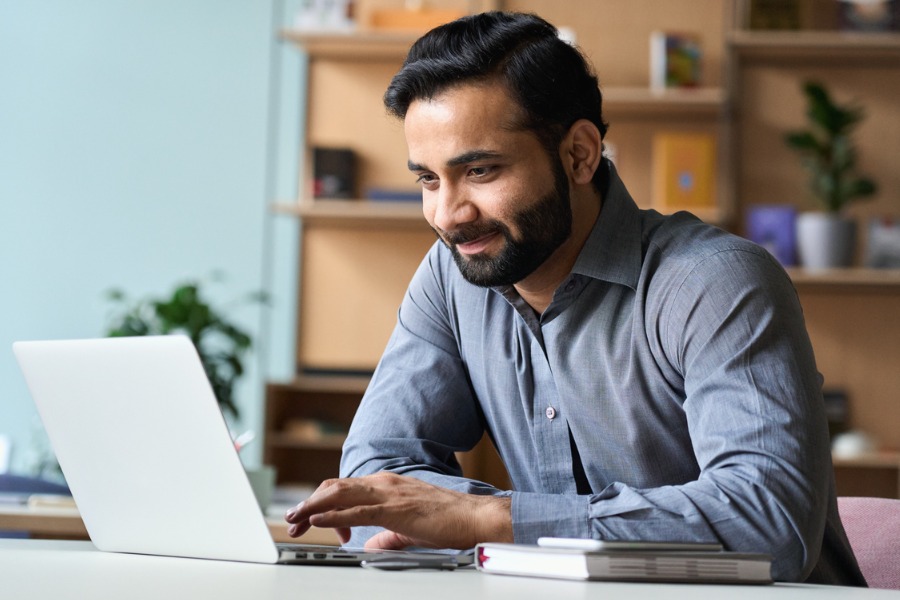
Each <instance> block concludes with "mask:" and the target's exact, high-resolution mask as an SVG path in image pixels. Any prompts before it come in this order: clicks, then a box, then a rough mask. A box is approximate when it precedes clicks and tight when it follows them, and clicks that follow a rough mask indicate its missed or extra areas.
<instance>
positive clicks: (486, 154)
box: [406, 150, 501, 171]
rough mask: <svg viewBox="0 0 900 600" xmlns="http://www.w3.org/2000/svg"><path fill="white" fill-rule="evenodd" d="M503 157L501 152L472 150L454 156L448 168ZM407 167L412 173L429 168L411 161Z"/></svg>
mask: <svg viewBox="0 0 900 600" xmlns="http://www.w3.org/2000/svg"><path fill="white" fill-rule="evenodd" d="M499 156H501V154H500V153H499V152H494V151H492V150H470V151H469V152H463V153H462V154H460V155H458V156H454V157H453V158H451V159H450V160H448V161H447V166H448V167H458V166H460V165H465V164H468V163H470V162H476V161H479V160H484V159H488V158H490V159H493V158H497V157H499ZM406 167H407V168H408V169H409V170H410V171H427V170H428V168H427V167H426V166H425V165H420V164H418V163H414V162H413V161H411V160H408V161H406Z"/></svg>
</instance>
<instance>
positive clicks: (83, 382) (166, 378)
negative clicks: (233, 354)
mask: <svg viewBox="0 0 900 600" xmlns="http://www.w3.org/2000/svg"><path fill="white" fill-rule="evenodd" d="M13 351H14V352H15V355H16V359H17V360H18V362H19V366H20V367H21V369H22V372H23V373H24V375H25V379H26V381H27V384H28V388H29V390H30V391H31V395H32V397H33V399H34V401H35V404H36V405H37V409H38V412H39V414H40V416H41V419H42V420H43V423H44V427H45V429H46V430H47V435H48V436H49V438H50V442H51V444H52V446H53V449H54V451H55V452H56V456H57V459H58V460H59V464H60V467H61V468H62V471H63V474H64V475H65V477H66V481H67V483H68V484H69V487H70V489H71V491H72V496H73V497H74V499H75V503H76V504H77V506H78V510H79V512H80V513H81V517H82V519H83V520H84V525H85V528H86V529H87V532H88V535H89V536H90V538H91V541H92V542H93V543H94V545H95V546H96V547H97V548H98V549H100V550H103V551H109V552H128V553H136V554H152V555H161V556H181V557H191V558H207V559H219V560H234V561H245V562H258V563H294V564H309V563H314V564H348V565H352V564H361V563H363V561H367V564H372V565H373V566H377V565H375V563H376V562H377V561H379V560H383V561H385V562H384V564H385V565H399V567H397V568H402V567H403V565H407V566H410V565H416V564H417V563H415V562H404V558H405V557H406V558H408V560H409V561H414V560H415V559H419V558H420V559H423V560H425V561H427V560H428V558H429V557H426V556H424V555H422V554H419V553H415V554H413V553H409V552H399V553H398V552H393V553H374V552H364V551H361V550H360V551H355V550H352V549H337V548H333V547H329V546H313V545H302V544H301V545H297V544H292V545H286V544H275V543H274V541H273V540H272V537H271V534H270V533H269V529H268V526H267V525H266V521H265V518H264V516H263V514H262V511H261V510H260V507H259V504H258V503H257V500H256V497H255V496H254V494H253V491H252V488H251V487H250V484H249V482H248V480H247V476H246V473H245V471H244V468H243V465H242V464H241V461H240V458H239V457H238V454H237V451H236V450H235V448H234V444H233V442H232V439H231V436H230V434H229V432H228V428H227V426H226V423H225V420H224V418H223V417H222V413H221V411H220V409H219V406H218V404H217V402H216V399H215V395H214V394H213V391H212V387H211V386H210V384H209V380H208V379H207V377H206V374H205V372H204V370H203V366H202V363H201V362H200V357H199V356H198V354H197V351H196V349H195V348H194V345H193V343H192V342H191V341H190V339H189V338H187V337H184V336H177V335H176V336H147V337H134V338H102V339H90V340H64V341H36V342H16V343H15V344H13ZM432 558H436V559H437V560H438V561H439V562H435V563H434V564H435V565H436V566H437V567H438V568H452V567H453V566H457V565H459V564H462V563H466V562H471V561H470V558H469V557H466V556H455V557H449V558H448V556H447V555H445V554H444V555H436V556H435V557H432ZM445 559H446V560H445ZM428 564H429V563H427V562H425V563H423V565H424V566H428Z"/></svg>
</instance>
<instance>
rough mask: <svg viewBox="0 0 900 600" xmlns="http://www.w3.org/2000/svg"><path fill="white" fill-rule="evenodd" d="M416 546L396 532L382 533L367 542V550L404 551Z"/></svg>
mask: <svg viewBox="0 0 900 600" xmlns="http://www.w3.org/2000/svg"><path fill="white" fill-rule="evenodd" d="M413 545H415V544H414V543H413V541H412V540H411V539H410V538H408V537H406V536H405V535H401V534H399V533H396V532H394V531H381V532H379V533H376V534H375V535H373V536H372V537H370V538H369V539H368V540H367V541H366V545H365V548H366V549H367V550H403V549H404V548H407V547H408V546H413Z"/></svg>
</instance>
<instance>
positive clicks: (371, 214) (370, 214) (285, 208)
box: [272, 200, 426, 226]
mask: <svg viewBox="0 0 900 600" xmlns="http://www.w3.org/2000/svg"><path fill="white" fill-rule="evenodd" d="M272 210H274V211H275V212H277V213H281V214H286V215H292V216H295V217H300V218H301V219H303V220H304V221H306V223H307V224H310V223H333V222H341V223H343V224H352V223H353V222H358V223H360V224H369V225H371V224H373V223H378V222H381V223H393V224H397V225H405V224H408V225H412V226H424V225H426V221H425V217H424V216H423V215H422V205H421V204H420V203H418V202H381V201H377V202H376V201H371V200H305V201H302V202H280V203H278V204H275V205H273V207H272Z"/></svg>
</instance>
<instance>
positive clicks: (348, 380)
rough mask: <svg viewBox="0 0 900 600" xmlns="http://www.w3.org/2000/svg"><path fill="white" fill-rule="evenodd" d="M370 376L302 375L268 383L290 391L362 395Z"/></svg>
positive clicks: (367, 385)
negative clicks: (289, 379) (283, 381)
mask: <svg viewBox="0 0 900 600" xmlns="http://www.w3.org/2000/svg"><path fill="white" fill-rule="evenodd" d="M370 379H371V377H369V376H363V375H304V376H298V377H295V378H294V379H293V380H291V381H289V382H286V383H270V384H269V385H270V386H271V387H276V388H281V389H285V390H288V391H291V392H337V393H345V392H346V393H354V394H360V395H362V394H363V393H364V392H365V391H366V388H367V387H369V380H370Z"/></svg>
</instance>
